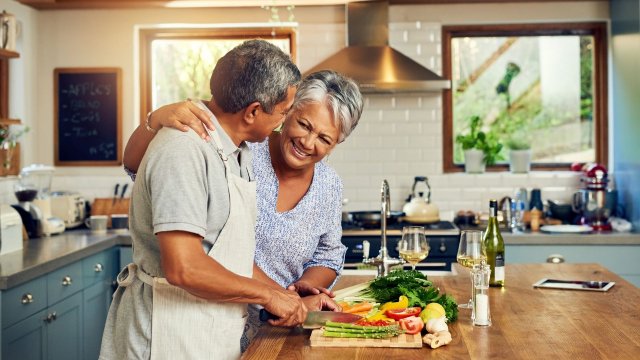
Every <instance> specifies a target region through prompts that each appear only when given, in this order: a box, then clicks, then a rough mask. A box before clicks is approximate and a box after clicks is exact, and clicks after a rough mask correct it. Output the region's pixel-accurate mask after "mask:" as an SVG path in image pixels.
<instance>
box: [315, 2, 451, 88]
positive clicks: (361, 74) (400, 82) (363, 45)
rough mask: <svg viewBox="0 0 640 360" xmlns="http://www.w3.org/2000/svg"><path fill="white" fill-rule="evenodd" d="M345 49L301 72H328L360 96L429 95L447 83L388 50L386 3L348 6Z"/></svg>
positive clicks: (387, 9) (391, 49) (387, 5)
mask: <svg viewBox="0 0 640 360" xmlns="http://www.w3.org/2000/svg"><path fill="white" fill-rule="evenodd" d="M346 9H347V36H348V37H347V47H346V48H344V49H342V50H340V51H338V52H337V53H335V54H333V55H332V56H330V57H329V58H327V59H326V60H324V61H322V62H321V63H320V64H318V65H316V66H314V67H313V68H311V69H310V70H309V71H307V72H306V73H305V75H306V74H309V73H312V72H314V71H318V70H325V69H331V70H335V71H338V72H340V73H342V74H344V75H346V76H349V77H350V78H352V79H354V80H355V81H357V82H358V84H360V90H361V91H362V92H364V93H402V92H429V91H440V90H442V89H449V88H450V87H451V82H450V81H449V80H446V79H443V78H442V77H440V76H439V75H438V74H436V73H434V72H433V71H431V70H429V69H427V68H425V67H424V66H422V65H420V64H419V63H417V62H415V61H414V60H412V59H411V58H409V57H407V56H405V55H403V54H401V53H400V52H398V51H397V50H394V49H393V48H391V47H389V4H388V2H387V1H371V2H369V1H367V2H360V3H348V4H347V5H346Z"/></svg>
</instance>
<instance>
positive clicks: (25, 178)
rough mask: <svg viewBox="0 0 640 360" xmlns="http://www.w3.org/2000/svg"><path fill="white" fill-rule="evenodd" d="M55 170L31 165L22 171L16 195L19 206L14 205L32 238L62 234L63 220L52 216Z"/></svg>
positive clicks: (15, 189) (44, 166)
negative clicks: (52, 189)
mask: <svg viewBox="0 0 640 360" xmlns="http://www.w3.org/2000/svg"><path fill="white" fill-rule="evenodd" d="M53 171H54V168H53V167H51V166H46V165H35V164H34V165H29V166H27V167H25V168H23V169H22V170H21V171H20V176H19V180H18V182H17V183H16V184H15V186H14V191H15V192H14V193H15V195H16V198H17V199H18V204H16V205H12V207H13V208H14V209H16V211H18V213H19V214H20V217H21V218H22V223H23V224H24V227H25V229H26V231H27V234H28V235H29V237H30V238H36V237H41V236H50V235H55V234H59V233H62V232H63V231H64V229H65V226H64V222H63V221H62V219H60V218H57V217H54V216H53V215H51V198H50V194H49V190H50V189H51V180H52V177H53Z"/></svg>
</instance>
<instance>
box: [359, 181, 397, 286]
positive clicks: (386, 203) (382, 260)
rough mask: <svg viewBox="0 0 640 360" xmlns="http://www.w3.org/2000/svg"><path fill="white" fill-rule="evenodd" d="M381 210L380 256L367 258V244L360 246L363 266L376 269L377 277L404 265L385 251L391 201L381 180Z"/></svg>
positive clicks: (385, 185)
mask: <svg viewBox="0 0 640 360" xmlns="http://www.w3.org/2000/svg"><path fill="white" fill-rule="evenodd" d="M381 202H382V208H381V210H380V236H381V242H380V254H379V255H378V256H377V257H375V258H370V257H369V242H368V241H366V240H365V241H364V242H363V244H362V255H363V259H362V262H363V263H364V264H369V265H375V266H377V267H378V277H381V276H385V275H387V274H389V270H390V268H391V267H392V266H395V265H401V264H404V260H402V259H395V258H391V257H389V251H388V250H387V217H389V216H390V215H391V209H390V208H391V200H390V199H389V183H388V182H387V180H386V179H385V180H382V189H381Z"/></svg>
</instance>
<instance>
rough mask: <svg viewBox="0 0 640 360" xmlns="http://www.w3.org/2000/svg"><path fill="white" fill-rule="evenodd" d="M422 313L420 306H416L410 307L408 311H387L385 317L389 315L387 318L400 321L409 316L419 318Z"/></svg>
mask: <svg viewBox="0 0 640 360" xmlns="http://www.w3.org/2000/svg"><path fill="white" fill-rule="evenodd" d="M420 311H422V309H421V308H420V307H419V306H416V307H410V308H406V309H395V310H394V309H391V310H387V312H386V313H385V315H387V317H390V318H392V319H393V320H400V319H404V318H406V317H409V316H418V315H420Z"/></svg>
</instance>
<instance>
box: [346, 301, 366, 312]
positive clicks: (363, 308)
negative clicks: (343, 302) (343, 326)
mask: <svg viewBox="0 0 640 360" xmlns="http://www.w3.org/2000/svg"><path fill="white" fill-rule="evenodd" d="M371 309H373V304H372V303H370V302H368V301H365V302H361V303H359V304H355V305H353V306H351V307H349V308H347V309H344V308H343V309H342V312H346V313H350V314H353V313H359V312H364V311H369V310H371Z"/></svg>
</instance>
